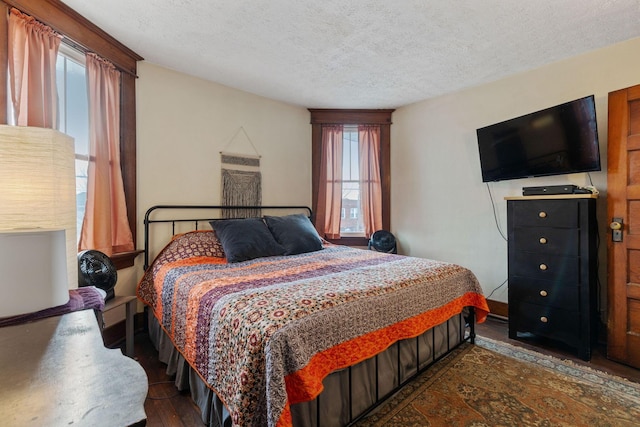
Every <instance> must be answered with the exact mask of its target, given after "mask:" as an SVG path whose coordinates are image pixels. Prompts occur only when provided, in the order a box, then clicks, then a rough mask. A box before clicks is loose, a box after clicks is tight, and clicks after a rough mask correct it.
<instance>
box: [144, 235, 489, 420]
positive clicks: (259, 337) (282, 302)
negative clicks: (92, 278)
mask: <svg viewBox="0 0 640 427" xmlns="http://www.w3.org/2000/svg"><path fill="white" fill-rule="evenodd" d="M196 255H197V254H196ZM138 297H139V298H140V299H141V300H142V301H143V302H144V303H146V304H147V305H149V307H150V309H151V310H152V311H153V313H154V314H155V316H156V317H157V319H158V320H159V322H160V324H161V325H162V327H163V328H164V330H165V331H166V332H167V334H168V335H169V336H170V337H171V339H172V341H173V343H174V345H175V346H176V348H177V349H178V350H179V351H180V352H181V353H182V354H183V356H184V357H185V359H186V360H187V361H188V362H189V364H190V365H191V366H192V367H193V368H194V369H195V370H196V371H197V372H198V374H199V375H200V376H201V377H202V379H203V380H204V381H205V382H206V383H207V384H208V385H209V387H211V388H212V389H213V390H214V391H215V392H216V394H218V396H219V397H220V399H221V400H222V401H223V402H224V404H225V406H226V407H227V409H228V410H229V412H230V414H231V417H232V420H233V424H234V425H237V426H252V425H253V426H264V425H269V426H276V425H291V416H290V409H289V408H290V405H291V404H294V403H298V402H301V401H305V400H311V399H313V398H315V397H316V396H317V395H318V394H319V393H320V392H321V391H322V383H321V382H322V379H323V378H324V377H326V376H327V375H328V374H329V373H330V372H332V371H334V370H336V369H341V368H344V367H346V366H349V365H353V364H355V363H357V362H359V361H361V360H364V359H366V358H369V357H371V356H373V355H374V354H376V353H378V352H380V351H382V350H384V349H385V348H387V347H388V346H389V345H391V344H392V343H394V342H395V341H398V340H399V339H404V338H409V337H414V336H417V335H419V334H421V333H422V332H424V331H426V330H427V329H429V328H431V327H432V326H435V325H437V324H439V323H441V322H443V321H445V320H446V319H448V318H449V317H451V316H452V315H454V314H456V313H459V312H460V311H461V310H462V308H463V307H465V306H474V307H476V309H477V310H476V312H477V314H478V318H479V321H483V320H484V317H485V316H486V313H487V312H488V308H487V304H486V301H485V299H484V297H483V296H482V291H481V288H480V286H479V284H478V282H477V280H476V278H475V276H474V275H473V273H471V272H470V271H469V270H467V269H465V268H462V267H460V266H457V265H453V264H448V263H444V262H438V261H432V260H426V259H419V258H411V257H404V256H398V255H391V254H382V253H378V252H374V251H366V250H361V249H352V248H347V247H342V246H333V245H328V246H326V247H325V248H324V249H322V250H320V251H317V252H312V253H307V254H301V255H294V256H279V257H269V258H258V259H254V260H251V261H245V262H240V263H235V264H227V263H225V262H224V259H223V258H213V257H206V256H205V257H191V258H187V259H179V260H176V259H175V257H174V256H170V255H168V256H163V254H161V255H160V256H159V257H158V259H157V260H156V261H155V262H154V264H153V265H152V266H151V267H150V268H149V269H148V271H147V272H146V273H145V276H144V277H143V278H142V280H141V281H140V284H139V285H138Z"/></svg>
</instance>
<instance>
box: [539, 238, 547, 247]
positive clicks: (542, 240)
mask: <svg viewBox="0 0 640 427" xmlns="http://www.w3.org/2000/svg"><path fill="white" fill-rule="evenodd" d="M540 244H541V245H546V244H547V238H546V237H541V238H540Z"/></svg>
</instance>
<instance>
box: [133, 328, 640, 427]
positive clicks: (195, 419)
mask: <svg viewBox="0 0 640 427" xmlns="http://www.w3.org/2000/svg"><path fill="white" fill-rule="evenodd" d="M476 333H477V334H478V335H479V336H482V337H487V338H490V339H493V340H497V341H505V342H508V343H510V344H513V345H516V346H519V347H523V348H528V349H530V350H534V351H538V352H541V353H545V354H549V355H552V356H555V357H558V358H561V359H569V360H572V361H573V362H575V363H577V364H580V365H584V366H589V367H591V368H593V369H598V370H600V371H605V372H608V373H610V374H613V375H617V376H620V377H624V378H627V379H629V380H631V381H635V382H638V383H640V369H634V368H631V367H629V366H625V365H621V364H619V363H616V362H613V361H611V360H609V359H607V358H606V351H605V346H604V344H603V343H600V344H598V345H597V346H596V347H595V348H594V350H593V354H592V357H591V360H590V361H589V362H585V361H583V360H581V359H579V358H578V357H577V356H576V355H575V354H574V351H573V350H572V349H570V348H563V347H562V346H561V345H559V344H558V343H557V342H550V341H545V340H542V339H535V338H526V339H524V338H523V339H518V340H511V339H509V337H508V325H507V322H506V321H505V320H502V319H500V318H495V317H489V318H488V319H487V321H486V322H485V323H483V324H479V325H477V326H476ZM135 351H136V359H137V360H138V362H139V363H140V364H141V365H142V367H143V368H144V369H145V371H146V372H147V376H148V377H149V394H148V396H147V400H146V401H145V411H146V413H147V426H151V427H174V426H175V427H180V426H184V427H191V426H197V427H201V426H204V423H203V422H202V421H201V419H200V411H199V409H198V408H197V407H196V406H195V405H194V404H193V402H192V401H191V397H190V395H189V393H188V392H178V391H177V390H176V388H175V387H174V385H173V381H172V378H171V377H169V376H168V375H167V374H166V373H165V369H166V365H164V364H163V363H161V362H159V361H158V353H157V352H156V350H155V348H154V347H153V344H152V343H151V341H150V340H149V337H148V335H147V334H145V333H138V334H137V335H136V343H135Z"/></svg>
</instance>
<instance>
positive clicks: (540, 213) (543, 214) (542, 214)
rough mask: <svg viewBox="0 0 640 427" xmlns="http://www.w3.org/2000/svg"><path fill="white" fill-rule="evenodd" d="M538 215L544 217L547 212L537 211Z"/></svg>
mask: <svg viewBox="0 0 640 427" xmlns="http://www.w3.org/2000/svg"><path fill="white" fill-rule="evenodd" d="M538 216H539V217H540V218H546V217H547V213H546V212H545V211H541V212H539V213H538Z"/></svg>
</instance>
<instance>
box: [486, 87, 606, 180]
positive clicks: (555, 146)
mask: <svg viewBox="0 0 640 427" xmlns="http://www.w3.org/2000/svg"><path fill="white" fill-rule="evenodd" d="M476 133H477V136H478V148H479V151H480V168H481V170H482V181H483V182H490V181H501V180H507V179H516V178H527V177H536V176H547V175H560V174H567V173H576V172H590V171H599V170H600V146H599V143H598V129H597V125H596V107H595V102H594V98H593V95H591V96H587V97H584V98H581V99H577V100H575V101H571V102H567V103H564V104H560V105H556V106H555V107H551V108H547V109H545V110H541V111H537V112H535V113H531V114H527V115H525V116H521V117H516V118H515V119H511V120H506V121H504V122H500V123H496V124H494V125H491V126H486V127H483V128H480V129H478V130H477V131H476Z"/></svg>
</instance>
